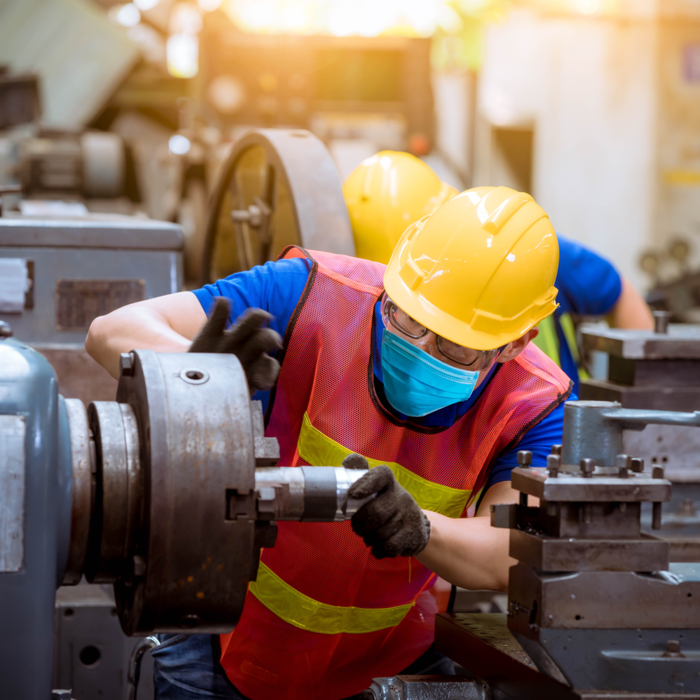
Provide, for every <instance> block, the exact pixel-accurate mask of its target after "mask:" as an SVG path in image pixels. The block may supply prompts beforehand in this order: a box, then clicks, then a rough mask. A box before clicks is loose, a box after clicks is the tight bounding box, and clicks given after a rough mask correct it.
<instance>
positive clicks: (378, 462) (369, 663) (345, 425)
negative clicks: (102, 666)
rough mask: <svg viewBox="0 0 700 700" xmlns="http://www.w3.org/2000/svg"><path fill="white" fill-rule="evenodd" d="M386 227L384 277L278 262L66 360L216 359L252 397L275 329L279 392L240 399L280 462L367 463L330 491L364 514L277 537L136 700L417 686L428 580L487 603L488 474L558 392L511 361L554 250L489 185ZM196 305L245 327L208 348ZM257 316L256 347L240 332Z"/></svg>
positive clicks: (430, 616) (531, 205)
mask: <svg viewBox="0 0 700 700" xmlns="http://www.w3.org/2000/svg"><path fill="white" fill-rule="evenodd" d="M445 199H447V196H446V197H445ZM407 224H410V225H408V227H407V229H406V231H405V233H404V234H403V236H402V238H401V240H400V241H399V243H398V245H397V246H396V248H395V250H394V252H393V254H392V256H391V259H390V261H389V264H388V265H387V266H385V265H382V264H380V263H376V262H372V261H368V260H363V259H358V258H349V257H345V256H341V255H334V254H329V253H317V252H312V251H305V250H302V249H300V248H296V247H291V248H288V249H287V250H286V251H285V252H284V253H283V254H282V256H281V258H280V260H279V261H278V262H276V263H268V264H266V265H264V266H262V267H257V268H254V269H253V270H251V271H249V272H244V273H239V274H236V275H232V276H231V277H229V278H227V279H226V280H220V281H219V282H217V283H216V284H214V285H208V286H206V287H204V288H203V289H200V290H197V291H196V292H194V293H191V292H184V293H181V294H175V295H172V296H169V297H161V298H160V299H154V300H149V301H145V302H141V303H139V304H135V305H132V306H128V307H125V308H123V309H120V310H118V311H116V312H114V313H112V314H110V315H109V316H106V317H103V318H100V319H97V320H96V321H95V322H94V324H93V326H92V327H91V329H90V334H89V337H88V341H87V348H88V350H89V352H90V353H91V354H92V355H93V357H95V358H96V359H97V360H98V361H100V362H101V363H102V364H103V365H104V366H105V367H106V368H107V369H109V370H110V371H111V372H112V373H113V374H114V375H116V373H117V367H118V359H119V354H120V353H121V352H126V351H128V350H130V349H132V348H134V347H136V348H143V347H147V348H153V349H156V350H159V351H161V352H167V351H171V352H184V351H187V350H188V349H193V350H196V351H200V352H201V351H204V352H206V351H226V350H227V349H228V350H230V351H233V352H236V354H238V356H239V358H240V359H241V362H242V364H243V365H244V369H246V372H247V375H248V377H249V381H250V383H251V389H252V390H254V389H259V388H262V389H269V388H270V385H271V383H272V381H271V380H274V375H275V372H274V371H272V372H270V371H267V370H271V368H270V366H269V362H268V360H269V358H268V357H267V355H265V354H264V351H265V350H272V349H273V348H274V345H275V339H274V333H273V330H277V331H278V332H279V333H280V335H281V336H283V338H284V341H283V344H282V347H281V349H280V350H279V352H278V354H277V358H278V360H279V363H280V366H281V370H280V372H279V378H278V379H277V382H276V384H275V387H274V390H273V391H272V392H268V391H266V392H264V393H263V394H261V395H260V396H259V398H262V399H263V400H264V401H265V405H266V423H267V428H266V434H267V435H269V436H274V437H276V438H277V439H278V441H279V444H280V454H281V459H280V464H282V465H291V466H301V465H312V466H313V465H317V466H318V465H328V464H330V465H332V466H340V465H341V464H342V463H343V462H344V461H345V463H346V465H352V464H355V465H356V466H363V465H365V464H367V463H368V464H369V466H371V467H373V469H371V470H370V472H369V473H368V474H367V475H365V476H364V477H363V478H362V479H360V480H359V481H358V482H356V484H355V486H354V487H353V493H352V495H353V496H354V497H358V498H360V497H365V496H368V495H371V494H376V498H374V499H373V500H372V501H370V502H369V503H367V504H366V505H365V506H363V507H362V508H361V509H360V510H359V511H358V512H357V514H356V515H355V516H354V517H353V520H352V523H292V522H289V523H279V536H278V539H277V544H276V546H275V547H274V548H272V549H266V550H264V551H263V554H262V557H261V564H260V570H259V574H258V578H257V580H256V581H255V582H254V583H251V585H250V588H249V592H248V597H247V599H246V604H245V607H244V611H243V614H242V617H241V620H240V622H239V624H238V626H237V627H236V629H235V630H234V632H232V633H231V634H227V635H222V636H221V638H220V645H221V652H219V647H218V643H219V642H218V640H217V639H216V638H211V637H198V638H197V637H193V638H190V639H189V640H187V641H185V642H183V643H182V644H181V645H176V646H172V647H170V648H169V649H164V650H162V651H161V652H160V653H159V652H158V651H156V659H157V663H156V685H157V689H158V697H160V698H197V697H228V698H241V697H245V698H251V699H252V700H297V699H299V698H316V699H318V700H340V699H341V698H348V697H351V696H354V695H356V694H358V693H360V692H361V691H362V690H363V689H365V688H367V687H368V686H369V684H370V682H371V679H372V678H373V677H376V676H391V675H394V674H396V673H400V672H402V671H404V670H410V671H412V672H414V673H420V672H433V673H435V672H438V673H439V672H440V657H439V656H438V655H436V654H435V652H434V650H433V647H432V645H433V637H434V613H435V610H436V608H435V602H434V599H433V598H432V596H431V595H430V593H429V589H430V587H431V586H432V585H433V583H434V581H435V578H436V575H437V576H441V577H442V578H444V579H446V580H447V581H449V582H450V583H453V584H456V585H459V586H463V587H466V588H473V589H480V588H487V589H499V590H502V589H505V588H506V586H507V576H508V568H509V566H510V563H511V561H510V560H509V558H508V532H507V531H506V530H499V529H495V528H491V527H490V519H489V517H488V514H489V507H490V505H491V504H494V503H503V502H510V501H513V500H515V492H513V491H512V490H511V489H510V484H509V483H508V482H507V481H500V482H497V483H496V482H494V481H492V470H493V467H494V465H495V464H497V463H498V462H499V460H500V459H501V458H502V457H503V456H504V455H513V451H514V450H515V449H517V448H519V449H529V450H531V451H532V452H533V453H534V454H535V455H536V456H537V455H539V457H538V458H537V459H536V460H535V463H541V460H542V458H543V457H544V455H545V454H546V453H547V452H548V451H549V447H550V446H551V445H552V444H553V443H557V442H560V441H561V432H562V421H561V406H562V404H563V402H564V401H565V400H566V399H567V398H568V397H569V396H570V393H571V382H570V380H569V378H568V377H567V376H566V375H565V374H564V373H563V372H562V371H561V370H560V369H559V367H557V366H556V365H555V363H554V362H553V361H552V360H550V359H549V358H548V357H546V355H545V354H544V353H542V352H541V351H540V350H539V349H537V348H536V347H534V346H533V345H532V344H531V341H532V340H533V339H534V338H535V336H536V335H537V325H538V324H539V323H541V322H542V320H543V319H545V318H546V317H547V316H549V315H550V314H552V312H553V311H554V309H555V308H556V305H557V304H556V293H557V290H556V288H555V287H554V280H555V276H556V273H557V265H558V258H559V256H558V245H557V238H556V235H555V233H554V230H553V229H552V226H551V224H550V223H549V220H548V218H547V215H546V214H545V212H544V211H543V210H542V209H541V208H540V207H539V206H538V205H537V204H536V203H535V202H534V200H533V199H532V197H531V196H529V195H527V194H523V193H518V192H515V191H514V190H510V189H507V188H503V187H500V188H488V187H484V188H479V189H475V190H469V191H467V192H464V193H462V194H460V195H458V196H456V197H454V198H452V199H450V200H449V201H447V202H446V203H444V204H443V205H442V206H440V207H439V208H437V210H436V211H435V212H434V213H432V214H430V213H428V214H426V215H425V216H423V217H422V218H420V219H419V220H417V221H415V222H407ZM216 297H225V298H226V299H228V302H229V304H230V305H231V306H232V310H231V312H230V318H231V319H234V318H236V317H238V316H239V315H240V314H242V313H244V312H245V311H246V309H250V308H251V307H255V308H257V309H262V310H263V311H261V312H254V313H253V315H252V316H251V315H250V314H249V315H248V316H247V317H246V318H245V320H244V321H243V322H242V323H241V324H239V325H238V326H236V327H234V328H233V329H232V330H229V331H225V330H224V322H225V320H226V318H225V316H222V309H223V310H224V312H225V311H226V309H225V308H224V307H223V306H222V303H221V302H216V307H215V310H214V312H213V314H212V318H211V319H210V320H209V321H208V322H207V321H206V313H207V312H209V311H210V310H211V309H212V307H213V306H214V304H215V298H216ZM263 312H267V313H269V314H272V315H273V316H274V317H275V318H274V319H273V320H272V321H271V326H272V329H258V325H259V324H260V321H261V319H262V316H264V313H263ZM256 314H257V315H256ZM205 322H206V323H205ZM203 326H204V330H201V329H202V327H203ZM200 331H201V332H200ZM198 334H199V335H198ZM227 334H229V335H228V336H227ZM231 335H234V336H235V341H232V342H229V340H228V339H230V337H231ZM196 336H197V337H196ZM193 339H195V340H194V343H193V342H192V340H193ZM256 398H258V396H256ZM553 414H556V415H558V418H557V419H556V420H555V421H554V423H552V422H551V420H550V419H549V417H550V416H552V415H553ZM543 424H544V425H545V426H547V427H546V429H544V430H539V431H538V427H539V426H541V425H543ZM353 454H357V455H361V457H355V456H352V455H353ZM538 460H539V461H538ZM514 461H515V460H514V459H513V460H512V462H513V463H514ZM512 466H513V464H510V467H512ZM474 516H476V517H474ZM353 531H354V532H353ZM178 649H179V651H178Z"/></svg>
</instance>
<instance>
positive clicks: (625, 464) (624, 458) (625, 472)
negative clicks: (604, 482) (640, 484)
mask: <svg viewBox="0 0 700 700" xmlns="http://www.w3.org/2000/svg"><path fill="white" fill-rule="evenodd" d="M616 461H617V475H618V477H619V478H620V479H626V478H627V477H628V476H629V469H630V467H631V466H632V458H631V457H630V456H629V455H617V460H616Z"/></svg>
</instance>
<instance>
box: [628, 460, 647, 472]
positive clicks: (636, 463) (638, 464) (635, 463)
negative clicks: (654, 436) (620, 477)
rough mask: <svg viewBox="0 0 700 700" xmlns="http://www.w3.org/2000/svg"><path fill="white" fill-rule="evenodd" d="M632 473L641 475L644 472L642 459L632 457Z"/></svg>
mask: <svg viewBox="0 0 700 700" xmlns="http://www.w3.org/2000/svg"><path fill="white" fill-rule="evenodd" d="M631 466H632V471H633V472H635V473H636V474H641V473H642V472H643V471H644V459H643V458H642V457H632V461H631Z"/></svg>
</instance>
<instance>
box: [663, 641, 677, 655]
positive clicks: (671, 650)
mask: <svg viewBox="0 0 700 700" xmlns="http://www.w3.org/2000/svg"><path fill="white" fill-rule="evenodd" d="M666 653H667V654H680V653H681V642H680V639H669V640H668V641H667V642H666Z"/></svg>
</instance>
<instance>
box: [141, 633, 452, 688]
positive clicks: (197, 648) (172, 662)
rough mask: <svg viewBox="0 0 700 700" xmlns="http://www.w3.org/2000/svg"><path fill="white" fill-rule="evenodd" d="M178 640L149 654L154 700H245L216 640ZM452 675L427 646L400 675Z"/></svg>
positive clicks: (449, 664)
mask: <svg viewBox="0 0 700 700" xmlns="http://www.w3.org/2000/svg"><path fill="white" fill-rule="evenodd" d="M181 636H182V635H175V634H161V635H159V639H160V641H161V644H162V646H160V647H156V648H155V649H154V650H153V652H152V653H153V681H154V684H155V691H156V692H155V697H156V700H199V699H201V698H226V700H249V699H248V698H246V697H245V695H242V694H241V693H239V692H238V691H237V690H236V689H235V688H234V687H233V685H232V684H231V682H230V681H229V680H228V678H227V676H226V672H225V671H224V669H223V667H222V666H221V664H220V663H219V659H220V657H221V647H220V646H219V638H218V636H216V635H213V636H212V635H209V634H193V635H191V636H189V637H187V639H185V640H184V641H181V642H178V643H173V642H177V641H178V640H177V638H179V637H181ZM168 641H170V643H171V645H169V644H168ZM454 672H455V670H454V663H453V662H452V661H450V660H449V659H448V658H447V657H445V656H443V655H442V654H438V653H437V652H436V651H435V647H434V646H431V647H430V649H428V651H426V652H425V654H423V655H421V656H420V657H418V658H417V659H416V660H415V661H414V662H413V663H412V664H411V665H410V666H408V668H405V669H404V670H403V671H402V672H401V673H404V674H412V675H422V674H431V675H445V676H452V675H454ZM354 697H358V698H359V696H354ZM347 700H353V698H347Z"/></svg>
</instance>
